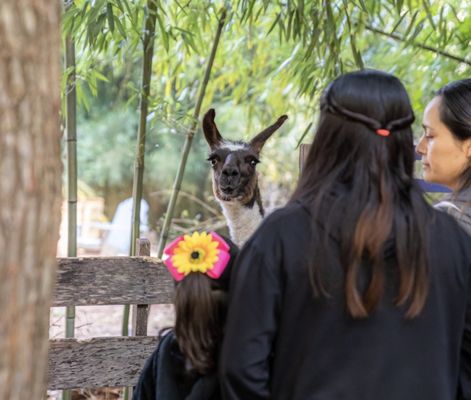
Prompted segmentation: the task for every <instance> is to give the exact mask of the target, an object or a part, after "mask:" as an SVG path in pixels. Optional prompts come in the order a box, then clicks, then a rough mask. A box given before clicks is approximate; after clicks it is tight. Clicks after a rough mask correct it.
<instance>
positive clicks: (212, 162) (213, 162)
mask: <svg viewBox="0 0 471 400" xmlns="http://www.w3.org/2000/svg"><path fill="white" fill-rule="evenodd" d="M209 162H210V164H211V166H212V167H214V166H215V165H216V164H217V163H218V160H216V159H215V158H211V159H210V160H209Z"/></svg>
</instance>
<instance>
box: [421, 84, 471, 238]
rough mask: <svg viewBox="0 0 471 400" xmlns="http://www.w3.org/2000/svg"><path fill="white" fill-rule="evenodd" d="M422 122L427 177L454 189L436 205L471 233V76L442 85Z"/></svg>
mask: <svg viewBox="0 0 471 400" xmlns="http://www.w3.org/2000/svg"><path fill="white" fill-rule="evenodd" d="M422 125H423V128H424V134H423V135H422V137H421V138H420V141H419V143H418V144H417V148H416V151H417V153H419V154H420V155H421V156H422V164H423V167H424V178H425V180H427V181H429V182H434V183H440V184H442V185H445V186H448V187H449V188H450V189H452V190H453V193H452V195H451V196H449V197H448V198H447V199H446V200H444V201H441V202H440V203H438V204H437V205H436V206H435V207H436V208H438V209H440V210H443V211H445V212H447V213H448V214H450V215H452V216H453V217H455V218H456V219H457V220H458V222H460V224H461V225H462V226H463V228H464V229H465V230H466V231H467V232H468V233H469V234H471V79H465V80H462V81H456V82H452V83H450V84H448V85H446V86H444V87H443V88H441V89H440V90H439V91H438V92H437V93H436V96H435V97H434V98H433V99H432V101H431V102H430V103H429V104H428V105H427V107H426V109H425V112H424V118H423V124H422Z"/></svg>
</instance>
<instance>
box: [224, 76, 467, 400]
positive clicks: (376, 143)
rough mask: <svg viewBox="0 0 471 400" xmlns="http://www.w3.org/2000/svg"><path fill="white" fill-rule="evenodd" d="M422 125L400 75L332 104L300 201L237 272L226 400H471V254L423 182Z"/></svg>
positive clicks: (328, 101) (331, 90)
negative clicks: (418, 159) (418, 135)
mask: <svg viewBox="0 0 471 400" xmlns="http://www.w3.org/2000/svg"><path fill="white" fill-rule="evenodd" d="M413 120H414V116H413V113H412V109H411V106H410V102H409V98H408V95H407V93H406V91H405V89H404V87H403V85H402V84H401V82H400V81H399V80H398V79H397V78H395V77H394V76H392V75H389V74H386V73H383V72H379V71H371V70H367V71H360V72H353V73H349V74H345V75H342V76H340V77H339V78H337V79H336V80H335V81H334V82H333V83H332V84H331V85H329V87H328V88H327V89H326V90H325V92H324V94H323V97H322V99H321V114H320V121H319V124H318V128H317V133H316V135H315V138H314V142H313V145H312V147H311V149H310V152H309V154H308V157H307V161H306V164H305V167H304V169H303V171H302V174H301V177H300V181H299V184H298V188H297V190H296V191H295V193H294V195H293V197H292V199H291V201H290V202H289V204H288V205H287V206H286V207H284V208H283V209H281V210H278V211H276V212H274V213H273V214H272V215H270V216H269V217H268V218H267V219H266V220H265V221H264V222H263V223H262V225H261V227H260V228H259V229H258V230H257V231H256V233H255V234H254V236H253V237H252V238H251V239H250V241H249V242H248V243H247V244H246V245H245V246H244V248H243V249H242V251H241V253H240V254H239V256H238V259H237V260H238V261H237V263H236V265H235V266H234V274H233V276H232V284H231V294H230V298H231V302H230V305H229V312H228V320H227V325H226V333H225V337H224V342H223V348H222V355H221V369H220V373H221V382H222V388H223V395H224V396H225V397H224V398H225V399H228V400H232V399H244V400H246V399H251V400H254V399H272V400H278V399H280V400H281V399H283V400H287V399H289V400H306V399H313V400H314V399H316V400H317V399H319V400H324V399H325V400H331V399H362V400H373V399H374V400H377V399H381V400H398V399H401V400H451V399H456V395H457V393H458V390H459V391H460V392H462V394H464V396H465V398H466V399H471V389H470V383H471V380H470V376H469V375H468V374H469V371H470V370H471V362H470V361H471V360H470V359H469V353H468V351H470V350H471V307H470V308H469V309H468V307H467V302H468V299H469V290H468V288H469V279H470V272H471V271H470V269H471V246H469V239H468V237H467V235H466V233H465V232H463V231H462V230H461V229H460V228H459V226H458V225H457V224H456V222H455V221H454V220H453V219H452V218H450V217H449V216H448V215H446V214H444V213H439V212H437V211H435V210H434V209H433V208H432V207H430V206H428V205H427V203H426V202H425V201H424V199H423V196H422V193H421V191H420V189H419V188H418V187H417V185H416V184H415V182H414V180H413V164H414V150H413V141H412V132H411V127H410V126H411V124H412V122H413ZM468 329H470V330H468ZM460 353H461V354H460Z"/></svg>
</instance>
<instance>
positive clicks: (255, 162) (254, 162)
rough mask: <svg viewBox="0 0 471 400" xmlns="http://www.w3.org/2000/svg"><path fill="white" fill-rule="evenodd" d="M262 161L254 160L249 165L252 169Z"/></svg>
mask: <svg viewBox="0 0 471 400" xmlns="http://www.w3.org/2000/svg"><path fill="white" fill-rule="evenodd" d="M259 162H260V161H258V160H257V159H256V158H252V159H251V160H250V161H249V164H250V166H251V167H255V166H256V165H257V164H258V163H259Z"/></svg>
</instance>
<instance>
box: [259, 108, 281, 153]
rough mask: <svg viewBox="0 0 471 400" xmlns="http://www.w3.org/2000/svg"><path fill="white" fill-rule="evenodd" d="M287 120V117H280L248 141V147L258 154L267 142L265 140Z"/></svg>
mask: <svg viewBox="0 0 471 400" xmlns="http://www.w3.org/2000/svg"><path fill="white" fill-rule="evenodd" d="M287 119H288V116H287V115H282V116H281V117H280V118H278V120H277V121H276V122H275V123H274V124H273V125H270V126H269V127H268V128H266V129H264V130H263V131H261V132H260V133H259V134H258V135H257V136H255V137H254V138H253V139H252V140H251V141H250V146H251V147H252V148H253V149H254V150H255V151H256V152H257V153H260V151H261V150H262V147H263V145H264V144H265V142H266V141H267V139H268V138H269V137H270V136H271V135H273V134H274V133H275V132H276V131H277V130H278V128H279V127H280V126H281V125H283V123H284V122H285V121H286V120H287Z"/></svg>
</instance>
